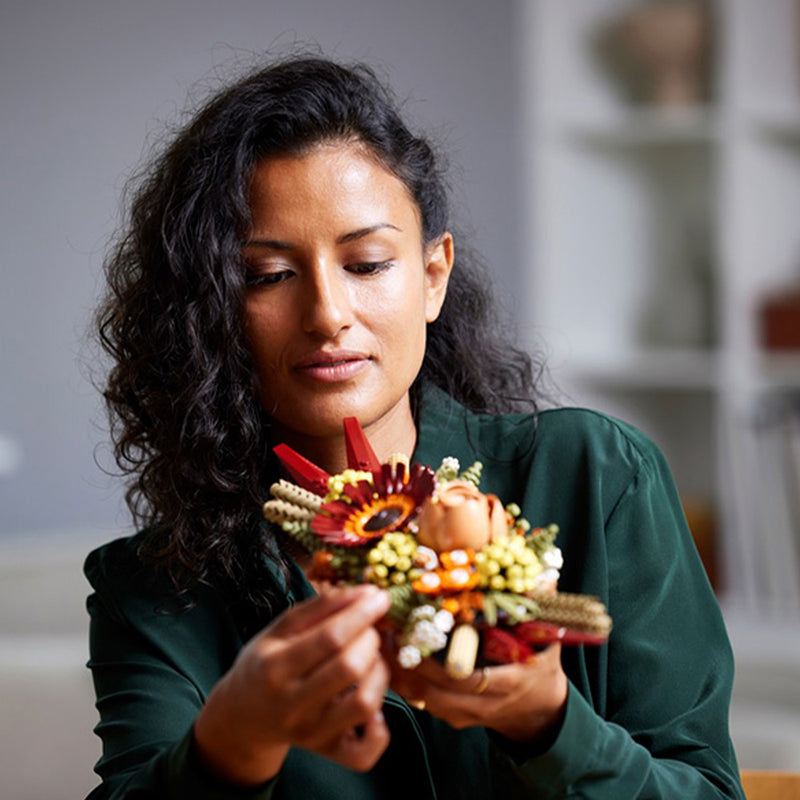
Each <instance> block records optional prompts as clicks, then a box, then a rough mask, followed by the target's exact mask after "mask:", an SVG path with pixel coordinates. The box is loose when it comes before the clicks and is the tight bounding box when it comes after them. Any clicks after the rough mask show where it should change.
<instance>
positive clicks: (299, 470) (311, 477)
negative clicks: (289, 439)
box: [273, 444, 330, 497]
mask: <svg viewBox="0 0 800 800" xmlns="http://www.w3.org/2000/svg"><path fill="white" fill-rule="evenodd" d="M273 452H274V453H275V455H276V456H278V458H279V459H280V462H281V464H283V466H284V467H285V468H286V471H287V472H288V473H289V474H290V475H291V476H292V478H294V480H295V483H297V484H298V485H299V486H302V487H303V488H304V489H308V490H309V491H310V492H314V494H318V495H320V496H322V497H324V496H325V495H326V494H327V493H328V478H330V475H329V474H328V473H327V472H325V470H324V469H320V468H319V467H318V466H317V465H316V464H312V463H311V462H310V461H309V460H308V459H307V458H305V457H304V456H301V455H300V453H298V452H297V451H295V450H292V448H291V447H289V445H286V444H279V445H278V446H277V447H274V448H273Z"/></svg>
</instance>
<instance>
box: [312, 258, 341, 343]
mask: <svg viewBox="0 0 800 800" xmlns="http://www.w3.org/2000/svg"><path fill="white" fill-rule="evenodd" d="M352 314H353V309H352V303H351V302H350V296H349V293H348V290H347V286H346V285H345V279H344V275H343V274H342V273H341V272H340V271H337V270H336V269H331V268H327V267H325V266H320V267H318V268H317V269H315V270H314V271H313V274H312V275H311V276H310V280H309V285H308V292H307V296H306V298H305V308H304V319H303V329H304V330H305V331H306V332H307V333H319V334H321V335H323V336H325V337H327V338H329V339H332V338H335V337H336V336H337V335H338V334H339V333H340V332H341V331H342V330H343V329H345V328H347V327H349V326H350V324H351V323H352Z"/></svg>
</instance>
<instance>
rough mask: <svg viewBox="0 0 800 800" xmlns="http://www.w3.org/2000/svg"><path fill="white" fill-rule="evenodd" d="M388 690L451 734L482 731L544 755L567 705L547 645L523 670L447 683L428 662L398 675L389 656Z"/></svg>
mask: <svg viewBox="0 0 800 800" xmlns="http://www.w3.org/2000/svg"><path fill="white" fill-rule="evenodd" d="M388 661H389V664H390V667H391V670H392V688H393V689H394V690H395V691H396V692H397V693H398V694H399V695H401V696H402V697H404V698H405V699H406V700H407V701H409V702H410V703H411V704H413V705H414V706H415V707H417V708H425V710H427V711H429V712H430V713H431V714H433V715H434V716H437V717H439V718H441V719H443V720H445V722H447V723H449V724H450V725H451V726H452V727H454V728H467V727H470V726H473V725H481V726H483V727H485V728H491V729H492V730H495V731H497V732H498V733H500V734H502V735H503V736H505V737H506V738H508V739H511V740H513V741H516V742H531V743H532V744H535V745H537V747H538V748H539V749H545V748H546V747H548V746H549V745H550V744H552V742H553V741H554V740H555V737H556V736H557V734H558V731H559V730H560V728H561V723H562V721H563V717H564V711H565V709H566V702H567V691H568V684H567V676H566V674H565V673H564V670H563V669H562V667H561V645H560V644H558V643H556V644H552V645H550V646H549V647H548V648H547V649H546V650H543V651H542V652H540V653H537V654H536V659H535V661H533V662H531V663H528V664H503V665H500V666H492V667H485V668H483V669H482V670H476V671H475V672H473V673H472V675H470V676H469V677H467V678H464V679H462V680H457V679H455V678H451V677H450V676H449V675H448V674H447V673H446V672H445V670H444V668H443V667H442V666H441V665H440V664H439V663H437V662H436V661H434V660H433V659H430V658H426V659H424V660H423V661H422V663H421V664H420V665H419V666H418V667H416V668H414V669H403V668H402V667H400V666H399V665H398V663H397V659H396V658H394V654H393V653H391V654H389V657H388Z"/></svg>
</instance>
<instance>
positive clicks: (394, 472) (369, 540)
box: [264, 418, 611, 677]
mask: <svg viewBox="0 0 800 800" xmlns="http://www.w3.org/2000/svg"><path fill="white" fill-rule="evenodd" d="M344 430H345V439H346V442H347V458H348V469H346V470H345V471H344V472H341V473H339V474H337V475H329V474H328V473H327V472H325V471H324V470H322V469H320V468H319V467H317V466H316V465H315V464H312V463H311V462H310V461H308V460H307V459H305V458H304V457H303V456H301V455H300V454H299V453H297V452H295V451H294V450H292V449H291V448H290V447H288V446H286V445H279V446H278V447H276V448H275V453H276V455H277V456H278V458H279V459H280V461H281V463H282V464H283V465H284V467H285V469H286V470H287V471H288V473H289V474H290V475H291V477H292V478H293V479H294V480H295V481H296V483H291V482H289V481H286V480H281V481H279V482H278V483H276V484H274V485H273V486H272V487H271V489H270V491H271V494H272V499H271V500H269V501H267V502H266V503H265V504H264V516H265V517H266V518H267V519H268V520H270V521H271V522H273V523H276V524H278V525H280V526H281V528H282V529H283V530H284V531H285V532H286V533H287V534H289V535H290V536H292V537H293V538H294V539H295V540H297V541H298V542H299V543H300V544H301V545H302V546H303V547H304V548H305V549H306V550H308V551H309V553H311V554H313V562H312V567H311V573H310V576H309V577H311V578H312V579H316V580H323V581H330V582H331V583H361V582H370V583H374V584H377V585H378V586H381V587H383V588H385V589H387V591H388V592H389V593H390V595H391V597H392V605H391V608H390V610H389V612H388V614H387V620H388V624H389V625H391V626H392V627H393V628H394V629H395V631H396V632H397V635H398V640H399V646H400V648H399V652H398V659H399V661H400V664H401V665H402V666H403V667H406V668H411V667H414V666H416V665H417V664H418V663H419V662H420V661H421V660H422V659H423V658H425V657H427V656H430V655H434V654H444V665H445V668H446V669H447V671H448V673H450V674H451V675H453V676H454V677H466V676H467V675H469V674H470V673H471V672H472V671H473V669H474V667H475V663H476V661H477V660H479V659H480V661H481V662H483V663H507V662H513V661H527V660H529V659H532V658H533V656H534V652H535V649H536V647H538V646H542V645H547V644H549V643H551V642H553V641H561V642H563V643H564V644H602V643H603V642H604V641H605V640H606V639H607V637H608V634H609V632H610V630H611V619H610V617H609V616H608V615H607V613H606V609H605V607H604V606H603V604H602V603H601V602H600V601H599V600H597V599H595V598H592V597H588V596H585V595H577V594H565V593H560V592H558V591H557V588H556V587H557V583H558V577H559V570H560V568H561V566H562V561H563V560H562V556H561V551H560V550H559V549H558V547H557V546H556V544H555V538H556V535H557V534H558V527H557V526H556V525H552V524H551V525H548V526H546V527H531V525H530V524H529V523H528V521H527V520H526V519H524V518H523V517H522V515H521V511H520V508H519V507H518V506H517V505H516V504H514V503H511V504H509V505H506V506H503V504H502V502H501V501H500V499H499V498H498V497H497V496H495V495H491V494H484V493H482V492H481V491H480V489H479V485H480V477H481V471H482V466H481V464H480V462H475V463H474V464H472V465H471V466H470V467H468V468H467V469H465V470H464V471H461V467H460V465H459V463H458V461H457V460H456V459H454V458H445V459H444V460H443V461H442V464H441V465H440V466H439V468H438V469H437V470H436V471H434V470H433V469H432V468H431V467H428V466H424V465H421V464H412V465H409V461H408V458H407V457H406V456H403V455H396V456H393V457H392V458H390V460H389V462H388V463H385V464H381V463H380V462H379V460H378V458H377V457H376V455H375V453H374V452H373V450H372V448H371V446H370V444H369V442H368V441H367V438H366V436H365V435H364V432H363V431H362V429H361V427H360V426H359V424H358V422H357V421H356V420H355V419H354V418H348V419H346V420H344Z"/></svg>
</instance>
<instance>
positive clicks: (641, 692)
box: [85, 389, 743, 800]
mask: <svg viewBox="0 0 800 800" xmlns="http://www.w3.org/2000/svg"><path fill="white" fill-rule="evenodd" d="M448 455H450V456H455V457H457V458H458V459H459V461H460V462H461V464H462V466H467V465H469V464H471V463H472V462H473V461H475V460H480V461H482V462H483V465H484V469H483V477H482V480H481V489H482V490H483V491H485V492H494V493H496V494H497V495H499V496H500V497H501V498H502V499H503V500H504V502H511V501H514V502H516V503H518V505H519V506H520V507H521V508H522V509H523V513H524V515H525V517H526V518H527V519H529V520H530V521H531V523H532V524H534V525H546V524H549V523H551V522H555V523H557V524H558V525H559V527H560V529H561V533H560V534H559V539H558V545H559V546H560V547H561V549H562V551H563V553H564V568H563V569H562V571H561V580H560V583H559V587H560V588H561V589H562V590H564V591H577V592H584V593H587V594H593V595H597V596H599V597H600V598H601V599H602V600H603V601H604V602H605V604H606V605H607V607H608V609H609V612H610V614H611V616H612V617H613V620H614V629H613V631H612V633H611V636H610V639H609V641H608V644H607V645H604V646H602V647H585V648H584V647H570V648H564V650H563V657H562V661H563V665H564V669H565V671H566V673H567V676H568V678H569V682H570V685H569V696H568V700H567V711H566V716H565V719H564V722H563V725H562V728H561V731H560V732H559V735H558V737H557V739H556V741H555V742H554V743H553V745H552V746H551V747H550V749H548V750H547V751H546V752H531V751H528V750H527V749H526V748H525V747H523V746H514V747H513V748H511V747H509V746H508V743H507V742H505V741H503V740H501V739H500V737H497V736H494V735H493V734H492V733H491V732H489V731H487V730H485V729H483V728H469V729H467V730H463V731H457V730H454V729H452V728H450V727H449V726H448V725H447V724H446V723H444V722H442V721H440V720H437V719H436V718H434V717H432V716H430V715H429V714H427V713H425V712H418V711H416V710H414V709H412V708H410V707H409V706H408V705H407V704H406V703H405V702H404V701H403V700H402V699H401V698H400V697H398V696H397V695H396V694H394V693H392V692H389V693H388V694H387V697H386V700H385V705H384V714H385V716H386V719H387V722H388V725H389V728H390V731H391V734H392V738H391V743H390V745H389V747H388V749H387V750H386V752H385V753H384V755H383V756H382V758H381V759H380V761H379V762H378V764H377V765H376V767H375V768H373V769H372V770H371V771H370V772H368V773H357V772H353V771H351V770H348V769H345V768H343V767H340V766H338V765H337V764H334V763H332V762H329V761H327V760H325V759H323V758H320V757H318V756H315V755H313V754H311V753H307V752H305V751H303V750H299V749H292V750H291V751H290V753H289V756H288V757H287V760H286V762H285V763H284V766H283V768H282V770H281V773H280V774H279V775H278V776H277V777H276V778H275V779H273V780H272V781H270V782H269V783H267V784H265V785H264V786H261V787H258V788H255V789H248V790H242V789H238V788H232V787H229V786H226V785H224V784H221V783H219V782H218V781H216V780H215V779H214V778H213V777H212V776H211V775H209V774H208V773H207V772H206V771H205V770H204V768H203V765H202V764H201V763H200V762H199V760H198V759H197V757H196V755H195V753H194V752H193V749H192V739H191V727H192V723H193V720H194V718H195V716H196V715H197V712H198V711H199V709H200V708H201V706H202V705H203V702H204V701H205V699H206V697H208V695H209V693H210V692H211V690H212V688H213V687H214V685H215V684H216V682H217V681H218V680H219V678H220V677H221V676H222V674H223V673H224V672H225V671H226V670H227V669H228V668H229V667H230V666H231V664H232V662H233V660H234V658H235V657H236V654H237V652H238V651H239V649H240V648H241V647H242V645H243V641H242V636H241V634H240V633H239V631H240V630H241V628H242V625H241V624H240V622H241V620H237V618H236V613H235V612H234V611H233V610H232V609H231V608H230V607H229V606H228V605H226V604H225V603H223V602H222V601H221V600H220V598H219V597H218V596H216V595H215V594H214V593H213V591H211V590H210V589H204V590H201V591H200V592H198V594H197V598H196V599H197V603H196V604H195V605H194V606H193V607H192V608H191V609H190V610H188V611H183V612H179V613H178V612H169V611H165V605H168V603H169V600H168V596H167V594H166V590H165V588H164V587H163V586H161V585H160V584H159V582H158V581H157V580H153V576H152V575H151V574H150V573H149V571H148V570H147V569H146V568H145V567H144V566H143V565H142V564H141V563H140V562H139V560H138V558H137V556H136V550H137V545H138V543H139V541H140V535H137V536H134V537H130V538H128V539H119V540H117V541H115V542H111V543H110V544H107V545H104V546H103V547H101V548H99V549H98V550H95V551H94V552H93V553H91V554H90V555H89V557H88V559H87V561H86V566H85V572H86V575H87V577H88V579H89V581H90V583H91V585H92V587H93V589H94V592H93V594H91V595H90V597H89V599H88V601H87V605H88V609H89V614H90V616H91V633H90V651H91V657H90V661H89V667H90V668H91V670H92V674H93V678H94V684H95V691H96V695H97V709H98V711H99V714H100V722H99V724H98V725H97V728H96V732H97V733H98V735H99V736H100V738H101V739H102V741H103V754H102V757H101V758H100V760H99V761H98V763H97V765H96V767H95V770H96V772H97V773H98V774H99V775H100V777H101V778H102V781H103V782H102V784H101V785H100V786H98V787H97V788H96V789H95V790H94V792H92V794H91V795H90V797H91V798H92V800H98V799H99V798H115V799H116V798H134V797H136V798H140V797H141V798H144V797H147V798H159V800H168V799H169V798H184V797H186V798H196V799H197V800H217V799H218V798H249V799H251V800H255V799H256V798H257V799H258V800H265V799H266V798H275V799H276V800H277V798H296V799H297V800H311V799H312V798H341V800H354V799H355V798H358V800H367V799H368V798H394V797H398V798H400V797H402V798H410V797H413V798H415V800H423V799H425V800H427V798H431V799H433V798H436V799H437V800H445V798H454V799H455V798H459V800H473V798H474V800H486V799H487V798H492V797H497V798H516V797H519V798H557V797H559V798H560V797H567V798H568V797H575V798H578V797H580V798H588V799H591V800H628V799H629V798H671V800H674V799H675V798H693V800H700V799H701V798H723V797H727V798H743V794H742V790H741V787H740V784H739V777H738V768H737V764H736V757H735V755H734V752H733V748H732V746H731V741H730V737H729V734H728V705H729V701H730V692H731V682H732V677H733V661H732V654H731V649H730V645H729V643H728V639H727V635H726V632H725V628H724V625H723V621H722V618H721V615H720V611H719V608H718V606H717V603H716V601H715V598H714V596H713V594H712V592H711V589H710V587H709V584H708V581H707V579H706V576H705V573H704V571H703V568H702V566H701V564H700V561H699V559H698V557H697V554H696V552H695V549H694V546H693V543H692V539H691V537H690V534H689V531H688V529H687V526H686V522H685V520H684V517H683V514H682V511H681V506H680V503H679V500H678V496H677V493H676V491H675V487H674V485H673V481H672V478H671V476H670V472H669V468H668V466H667V464H666V462H665V460H664V458H663V456H662V455H661V453H660V452H659V451H658V449H657V448H656V447H655V446H654V445H653V443H652V442H651V441H650V440H648V439H647V438H646V437H645V436H643V435H642V434H641V433H640V432H638V431H636V430H635V429H633V428H631V427H629V426H628V425H625V424H623V423H621V422H618V421H616V420H613V419H610V418H608V417H605V416H603V415H601V414H597V413H594V412H591V411H585V410H576V409H558V410H552V411H545V412H543V413H541V414H539V415H538V417H536V418H534V417H532V416H529V415H514V416H488V415H475V414H472V413H469V412H467V411H465V410H464V409H463V408H462V407H461V406H459V405H457V404H456V403H455V402H453V401H452V400H451V399H450V398H448V397H446V396H445V395H444V394H443V393H441V392H439V391H438V390H430V389H429V390H427V391H426V395H425V398H424V402H423V409H422V414H421V424H420V430H419V441H418V444H417V449H416V451H415V453H414V460H416V461H419V462H422V463H427V464H430V465H432V466H434V467H436V466H438V464H439V463H440V462H441V459H442V458H443V457H444V456H448ZM276 580H277V579H276ZM283 588H284V589H285V594H286V596H287V598H288V602H289V603H290V604H291V603H293V602H295V601H296V600H298V599H301V598H302V597H305V596H308V595H309V593H310V592H311V588H310V586H309V585H308V583H307V582H306V581H305V579H304V578H303V576H302V573H300V571H299V570H298V569H296V568H295V569H293V570H292V575H291V581H290V585H289V586H284V587H283Z"/></svg>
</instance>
